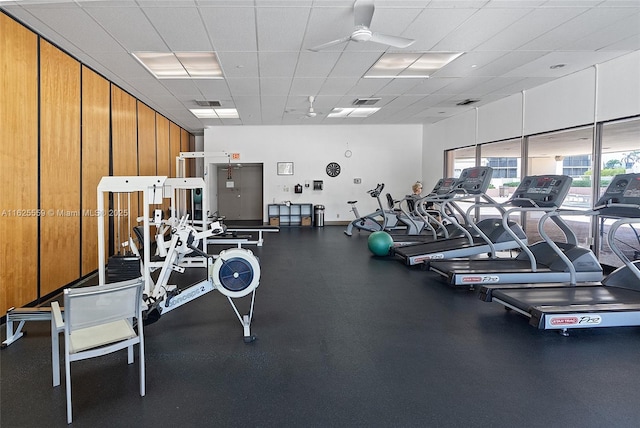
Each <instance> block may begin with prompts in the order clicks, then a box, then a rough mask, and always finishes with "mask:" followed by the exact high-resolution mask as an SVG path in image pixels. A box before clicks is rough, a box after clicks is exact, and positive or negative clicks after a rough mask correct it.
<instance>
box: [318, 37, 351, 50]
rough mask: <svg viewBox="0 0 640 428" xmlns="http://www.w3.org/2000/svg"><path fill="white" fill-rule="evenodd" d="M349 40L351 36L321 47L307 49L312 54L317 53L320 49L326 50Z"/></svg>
mask: <svg viewBox="0 0 640 428" xmlns="http://www.w3.org/2000/svg"><path fill="white" fill-rule="evenodd" d="M350 39H351V36H347V37H343V38H341V39H338V40H333V41H331V42H328V43H324V44H322V45H318V46H314V47H312V48H309V50H310V51H313V52H318V51H320V50H322V49H326V48H330V47H331V46H335V45H339V44H340V43H346V42H348V41H349V40H350Z"/></svg>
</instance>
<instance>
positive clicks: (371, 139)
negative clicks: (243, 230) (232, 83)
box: [204, 125, 442, 222]
mask: <svg viewBox="0 0 640 428" xmlns="http://www.w3.org/2000/svg"><path fill="white" fill-rule="evenodd" d="M347 149H348V150H351V152H352V153H353V154H352V156H351V157H350V158H347V157H345V151H346V150H347ZM204 151H205V152H206V153H214V152H220V151H225V152H228V153H239V154H240V159H239V160H237V161H234V162H236V163H262V164H263V165H264V195H263V200H264V203H265V207H264V212H263V216H264V217H263V220H264V221H266V219H267V213H266V204H270V203H274V202H275V203H282V202H283V201H291V202H294V203H298V202H299V203H311V204H314V205H315V204H322V205H324V206H325V221H326V222H346V221H350V220H352V217H353V214H352V213H351V212H350V207H349V205H348V204H347V201H348V200H358V208H359V210H360V213H361V214H365V213H368V212H372V211H374V210H375V208H376V204H377V203H376V202H375V200H374V199H372V198H370V197H369V196H368V195H367V193H366V191H367V190H369V189H373V188H374V187H375V186H376V184H377V183H385V190H384V192H383V195H384V194H385V193H386V192H389V193H391V195H392V196H393V197H394V198H400V197H402V196H404V195H405V194H408V193H411V185H412V184H413V183H414V182H415V181H416V180H422V176H421V175H422V174H421V172H422V170H423V167H422V156H421V154H422V125H332V126H322V125H319V126H314V125H305V126H238V127H232V126H221V127H209V128H206V129H205V131H204ZM438 151H439V156H440V157H441V156H442V149H439V150H438ZM277 162H293V163H294V175H292V176H280V175H277V174H276V165H277ZM329 162H337V163H339V164H340V166H341V167H342V172H341V173H340V175H339V176H338V177H335V178H331V177H329V176H328V175H327V174H326V172H325V167H326V165H327V164H328V163H329ZM438 171H442V164H439V165H438ZM355 178H360V179H361V184H354V179H355ZM313 180H323V181H324V190H322V191H314V190H312V188H311V187H309V188H303V193H302V194H295V193H294V192H293V187H294V186H295V185H296V184H302V185H303V186H304V185H305V183H309V184H310V185H311V186H312V184H313ZM426 187H429V185H428V184H427V186H426Z"/></svg>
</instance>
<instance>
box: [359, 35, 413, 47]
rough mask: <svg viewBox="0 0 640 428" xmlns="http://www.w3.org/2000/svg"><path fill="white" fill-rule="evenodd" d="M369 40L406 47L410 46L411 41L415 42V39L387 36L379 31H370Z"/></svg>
mask: <svg viewBox="0 0 640 428" xmlns="http://www.w3.org/2000/svg"><path fill="white" fill-rule="evenodd" d="M369 41H370V42H374V43H381V44H383V45H389V46H393V47H394V48H406V47H409V46H411V45H412V44H413V42H415V40H413V39H407V38H406V37H399V36H389V35H387V34H380V33H372V34H371V38H370V39H369Z"/></svg>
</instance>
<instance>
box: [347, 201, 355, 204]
mask: <svg viewBox="0 0 640 428" xmlns="http://www.w3.org/2000/svg"><path fill="white" fill-rule="evenodd" d="M356 202H358V201H347V203H348V204H355V203H356Z"/></svg>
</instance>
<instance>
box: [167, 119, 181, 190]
mask: <svg viewBox="0 0 640 428" xmlns="http://www.w3.org/2000/svg"><path fill="white" fill-rule="evenodd" d="M179 155H180V127H179V126H178V125H176V124H175V123H173V122H170V123H169V159H170V160H171V161H170V162H169V171H170V172H169V175H170V176H171V177H175V176H176V158H177V157H178V156H179Z"/></svg>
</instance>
